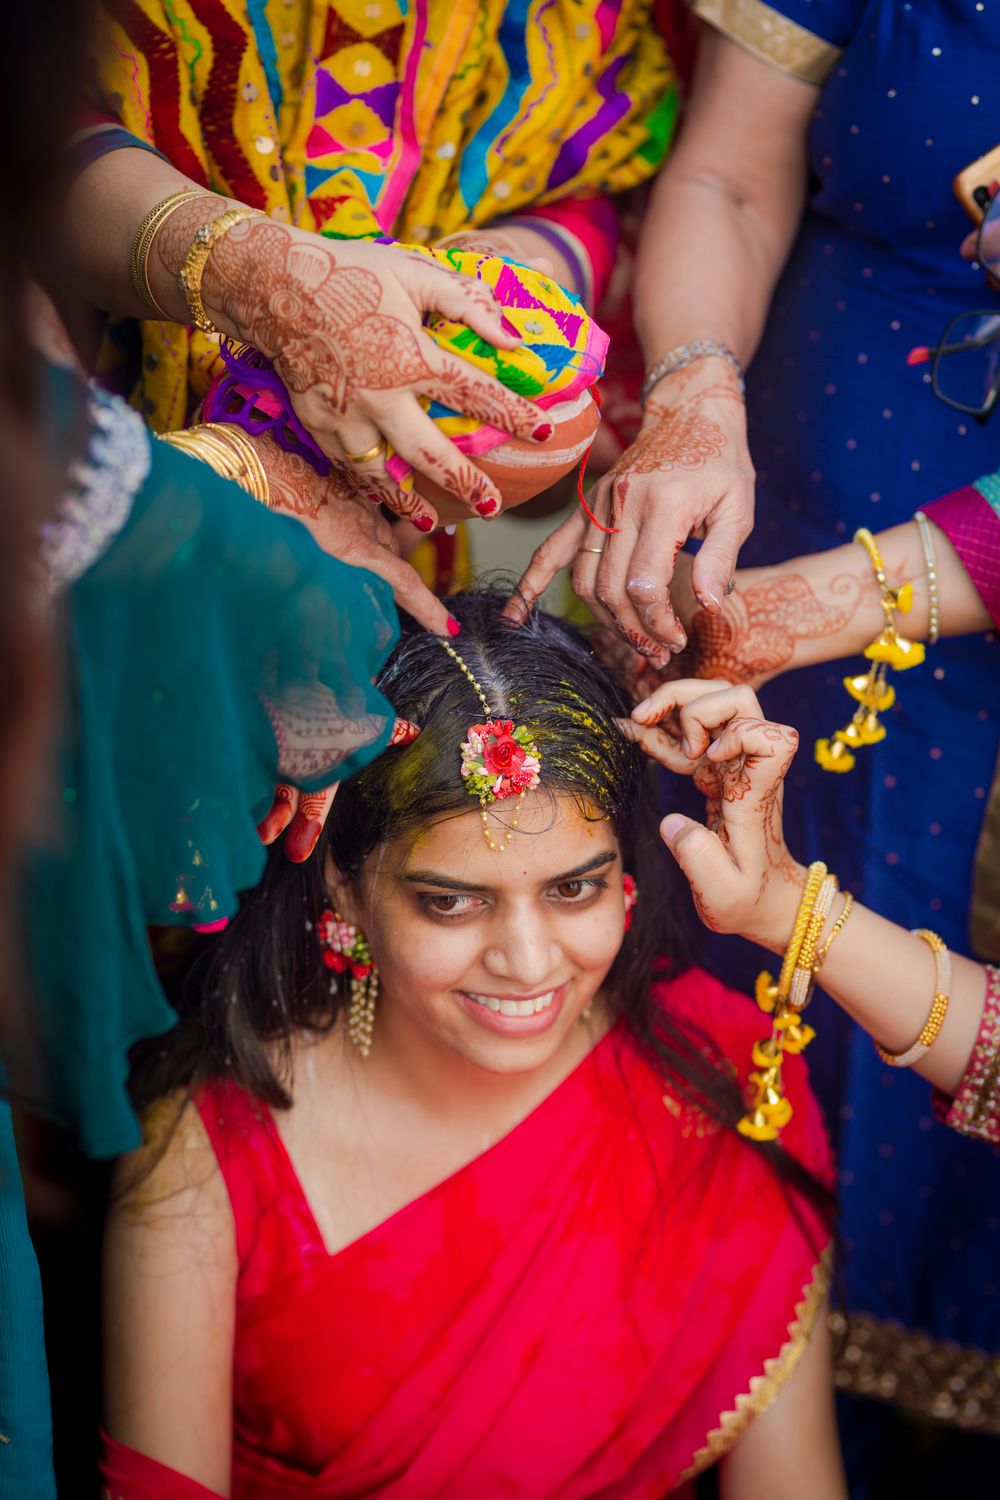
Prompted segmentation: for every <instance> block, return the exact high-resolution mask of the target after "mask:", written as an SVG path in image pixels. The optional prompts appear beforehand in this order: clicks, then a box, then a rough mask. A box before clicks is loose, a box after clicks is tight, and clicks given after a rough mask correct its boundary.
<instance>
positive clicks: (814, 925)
mask: <svg viewBox="0 0 1000 1500" xmlns="http://www.w3.org/2000/svg"><path fill="white" fill-rule="evenodd" d="M839 890H840V883H839V881H838V880H837V877H836V875H827V876H826V877H825V879H824V880H823V883H822V884H821V885H820V888H819V893H818V895H817V896H816V904H815V905H814V906H813V909H812V914H811V915H810V918H809V924H808V926H807V927H806V935H805V937H804V938H803V939H802V947H801V948H800V949H799V956H798V958H797V959H796V961H795V969H794V971H793V973H792V983H791V987H790V989H789V992H788V1003H789V1005H790V1006H791V1007H792V1009H793V1010H794V1011H796V1012H798V1013H801V1012H802V1011H804V1010H805V1008H806V1006H807V1005H808V1004H809V1001H810V1000H811V999H812V992H813V987H814V985H815V982H816V950H817V948H818V947H819V940H820V934H821V933H822V931H823V928H824V927H825V926H826V919H827V917H828V916H829V915H830V908H831V906H832V905H833V902H834V898H835V896H836V895H837V892H838V891H839Z"/></svg>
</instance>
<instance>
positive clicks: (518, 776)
mask: <svg viewBox="0 0 1000 1500" xmlns="http://www.w3.org/2000/svg"><path fill="white" fill-rule="evenodd" d="M438 645H439V646H440V647H441V649H442V651H446V652H447V653H448V655H449V656H450V657H451V659H452V661H453V662H454V663H455V665H456V666H457V667H458V669H459V671H460V672H461V673H462V675H463V676H464V677H465V678H466V679H467V680H468V681H469V682H470V683H471V685H472V687H473V689H474V690H475V694H476V697H477V698H478V699H479V701H480V703H481V704H482V705H483V713H484V715H485V719H484V722H483V723H482V724H471V725H470V726H469V729H468V733H467V735H466V738H465V740H464V741H463V742H462V779H463V780H464V782H465V785H466V789H467V790H468V793H469V795H470V796H471V797H475V798H476V799H477V800H478V802H479V808H480V813H481V815H482V820H483V837H484V838H485V840H486V842H487V844H488V845H489V846H490V848H491V849H492V850H493V853H494V854H502V853H503V851H504V850H505V849H506V848H507V845H508V844H509V843H510V841H511V839H512V838H513V837H514V834H515V833H516V832H517V825H518V821H519V819H520V816H521V806H522V804H523V802H524V794H525V792H530V791H531V790H532V789H533V788H534V787H536V786H537V785H538V782H539V780H540V772H541V758H540V756H539V753H538V746H537V745H536V744H535V742H534V740H533V739H532V737H531V731H530V730H528V729H526V728H525V726H524V725H523V724H517V725H515V723H514V721H513V719H495V718H494V717H493V710H492V709H491V708H490V705H489V702H488V701H487V698H486V694H485V693H484V692H483V690H482V688H481V687H480V686H479V683H478V682H477V681H476V679H475V677H474V676H473V675H472V672H471V671H470V670H469V668H468V666H467V665H466V664H465V662H464V661H463V660H462V658H461V657H460V656H459V654H458V652H457V651H456V650H455V648H454V647H453V646H449V644H448V642H447V641H445V640H441V638H440V637H438ZM505 797H517V799H518V800H517V806H516V807H515V808H514V812H513V815H512V817H511V821H510V826H509V827H508V829H507V832H506V833H505V834H504V836H503V839H502V840H501V842H500V843H499V844H498V843H497V842H496V840H495V839H494V837H493V835H492V834H491V833H490V827H489V814H488V813H487V808H488V807H489V806H490V804H491V803H493V802H500V801H502V800H503V798H505Z"/></svg>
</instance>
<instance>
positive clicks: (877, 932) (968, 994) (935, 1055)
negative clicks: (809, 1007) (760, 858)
mask: <svg viewBox="0 0 1000 1500" xmlns="http://www.w3.org/2000/svg"><path fill="white" fill-rule="evenodd" d="M902 878H905V875H904V876H903V877H902ZM799 896H800V888H799V887H798V886H795V887H794V888H792V887H790V889H789V899H788V921H787V927H786V926H785V925H784V924H782V929H781V931H780V932H779V931H775V933H774V934H773V937H772V938H771V939H769V941H768V942H767V944H766V946H767V947H768V948H770V950H771V951H772V952H773V953H781V952H783V951H784V947H785V944H786V943H787V941H788V935H789V933H790V932H791V928H792V924H793V923H794V920H795V913H796V911H797V909H798V902H799ZM843 905H844V899H843V898H842V897H838V898H837V899H836V900H835V901H834V903H833V906H832V908H831V910H830V913H829V915H828V917H827V919H826V923H825V924H824V928H823V932H822V934H821V935H820V939H819V946H820V947H822V944H823V943H824V942H825V941H826V938H827V937H829V935H830V933H831V932H832V930H833V926H834V923H835V921H836V920H837V918H838V917H839V916H840V914H841V912H842V910H843ZM951 964H952V977H951V990H950V998H949V1004H948V1009H947V1012H946V1014H945V1018H944V1023H943V1025H942V1027H941V1030H940V1033H939V1035H938V1037H937V1040H936V1041H935V1042H934V1044H933V1046H932V1047H931V1048H930V1050H929V1051H928V1052H927V1054H926V1055H925V1056H924V1057H922V1058H920V1059H919V1060H918V1061H917V1062H916V1063H915V1064H914V1065H913V1069H912V1071H913V1072H915V1073H919V1074H920V1075H921V1076H922V1077H923V1078H926V1079H928V1080H929V1082H931V1083H933V1084H934V1085H935V1087H937V1088H939V1089H941V1090H942V1091H943V1092H944V1093H946V1094H954V1093H955V1092H956V1090H957V1089H958V1086H959V1083H960V1082H961V1079H962V1075H963V1074H964V1072H965V1070H966V1068H967V1066H968V1063H969V1057H970V1055H971V1053H972V1048H973V1046H974V1045H975V1041H976V1036H977V1034H978V1031H979V1025H980V1021H981V1020H982V1015H983V1004H984V1001H985V998H986V970H985V969H984V967H983V965H982V964H978V963H975V962H973V961H972V960H971V959H968V958H963V957H962V956H961V955H959V954H952V958H951ZM935 978H936V976H935V961H934V955H933V954H932V952H931V950H930V948H929V947H928V946H927V944H926V943H925V942H924V940H923V939H922V938H919V937H917V936H915V935H914V934H913V933H910V932H908V931H907V930H906V929H905V928H903V927H898V926H896V924H895V923H893V922H889V921H887V920H886V919H885V918H884V917H880V916H878V915H877V914H876V913H875V912H873V911H869V910H868V909H867V908H866V907H863V906H860V905H858V904H855V906H854V907H853V909H852V911H851V913H850V915H849V916H848V919H847V922H846V924H845V925H844V927H843V930H842V931H841V932H840V933H839V934H838V935H837V937H836V938H835V939H834V941H833V944H832V946H831V948H830V951H829V954H828V956H827V958H826V960H825V962H824V964H823V967H822V971H821V973H820V976H819V980H818V983H819V984H820V985H821V986H822V988H823V989H824V990H826V991H827V993H828V994H829V995H831V996H832V998H833V999H834V1000H835V1001H836V1002H837V1004H838V1005H839V1006H840V1007H841V1008H842V1009H843V1010H845V1011H846V1012H847V1014H848V1015H849V1016H851V1017H853V1019H854V1020H855V1021H857V1023H858V1025H859V1026H862V1027H863V1028H864V1030H865V1031H867V1032H868V1034H869V1036H871V1037H873V1038H874V1039H875V1040H876V1041H878V1042H879V1043H880V1044H881V1045H882V1046H883V1047H884V1048H885V1049H886V1050H887V1051H888V1052H892V1053H900V1052H905V1051H906V1049H907V1048H908V1047H911V1046H912V1045H913V1043H914V1042H915V1041H916V1039H917V1037H918V1036H919V1035H920V1032H921V1031H922V1029H923V1027H924V1024H925V1023H926V1021H927V1018H928V1016H929V1014H930V1009H931V1002H932V1000H933V998H934V993H935V987H936V985H935ZM814 1045H816V1046H821V1045H822V1043H821V1042H816V1043H815V1044H814Z"/></svg>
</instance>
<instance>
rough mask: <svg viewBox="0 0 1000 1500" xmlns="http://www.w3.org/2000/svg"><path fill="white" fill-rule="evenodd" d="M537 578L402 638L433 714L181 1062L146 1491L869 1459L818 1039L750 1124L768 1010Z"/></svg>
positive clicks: (140, 1411) (604, 1488) (293, 877)
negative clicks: (729, 971) (761, 1117)
mask: <svg viewBox="0 0 1000 1500" xmlns="http://www.w3.org/2000/svg"><path fill="white" fill-rule="evenodd" d="M504 598H505V596H504V595H500V594H494V593H491V592H488V591H487V592H481V593H476V594H472V595H468V596H465V597H460V598H458V599H456V600H454V601H453V608H454V612H455V615H456V617H457V618H458V620H459V621H460V623H461V627H462V629H461V635H460V637H458V639H457V641H456V642H455V643H454V644H453V643H451V642H445V641H444V640H443V639H441V638H438V637H434V636H429V635H426V634H423V633H419V634H411V635H409V636H405V637H404V638H403V640H402V641H401V642H400V644H399V645H398V647H397V648H396V650H395V651H394V653H393V655H392V656H391V658H390V660H389V662H388V664H387V666H386V667H385V669H384V671H383V672H382V674H381V677H380V678H379V683H378V685H379V688H380V690H381V691H382V692H383V693H384V694H385V695H386V697H387V698H388V699H389V700H390V701H391V702H392V703H393V704H394V706H395V708H396V710H397V712H398V713H399V714H400V715H403V716H405V717H406V718H407V719H409V720H411V721H413V722H414V723H415V724H417V725H418V726H419V728H420V734H419V736H418V737H417V738H416V739H415V740H413V742H412V743H410V744H407V745H405V746H404V745H399V746H397V747H395V748H392V749H390V750H388V751H386V753H385V754H384V755H383V756H382V757H381V758H380V759H378V760H377V761H375V762H374V763H373V764H371V765H370V766H368V767H366V768H365V769H364V770H363V771H362V772H361V773H360V774H358V775H357V776H356V777H355V778H353V780H351V781H349V782H345V783H344V785H343V786H342V787H341V789H340V791H339V794H338V796H337V799H336V802H335V803H334V806H333V810H332V812H331V815H330V819H329V823H328V826H327V829H326V831H325V833H324V835H323V838H322V840H321V842H320V845H319V848H318V850H317V855H316V857H315V858H314V859H313V860H311V861H310V862H309V863H307V864H305V865H294V864H291V863H289V862H288V861H287V860H285V859H284V858H280V857H275V858H273V859H272V861H271V864H270V866H269V868H268V871H267V873H266V876H265V878H264V881H263V882H262V884H261V886H260V887H259V888H258V890H257V891H255V892H254V893H253V895H251V896H250V897H248V898H247V899H246V901H245V903H244V905H243V908H242V910H241V911H240V914H239V916H238V917H237V918H236V919H235V920H234V921H233V922H232V924H231V925H230V927H229V928H228V929H227V930H226V931H225V932H224V933H223V934H221V935H220V937H218V938H217V939H215V940H214V941H215V945H216V946H215V949H214V952H213V956H212V959H211V972H210V973H209V975H208V976H207V978H206V979H205V982H204V983H203V984H201V985H200V986H199V987H198V990H197V993H196V994H193V995H192V998H191V999H190V1000H189V1001H188V1002H187V1004H186V1006H185V1008H184V1010H183V1012H182V1016H181V1021H180V1024H179V1026H178V1028H177V1029H176V1031H175V1032H174V1033H173V1034H172V1036H171V1037H169V1038H167V1039H166V1040H165V1041H164V1040H162V1039H161V1040H158V1041H157V1042H156V1044H155V1046H154V1047H153V1048H152V1051H151V1055H150V1058H149V1059H147V1062H146V1064H145V1067H144V1068H143V1069H141V1070H140V1091H141V1093H142V1094H143V1096H144V1099H145V1100H146V1101H147V1102H148V1101H151V1100H154V1099H157V1100H158V1101H159V1102H158V1103H156V1104H155V1106H154V1107H151V1108H150V1109H149V1110H148V1111H147V1131H146V1144H145V1145H144V1147H143V1148H142V1149H141V1150H140V1151H139V1152H138V1153H136V1154H135V1156H134V1157H133V1158H132V1159H131V1160H129V1161H126V1162H125V1163H124V1164H123V1165H122V1167H121V1169H120V1175H119V1183H118V1190H117V1194H116V1204H115V1208H114V1211H113V1213H112V1217H111V1223H110V1229H109V1234H108V1243H107V1273H106V1358H107V1403H106V1410H107V1427H108V1433H107V1434H106V1435H105V1446H104V1462H103V1472H104V1479H105V1484H106V1485H107V1487H108V1488H107V1494H108V1495H110V1496H112V1497H115V1500H118V1497H124V1500H151V1497H160V1500H165V1497H167V1496H170V1497H172V1500H181V1497H197V1496H201V1497H206V1496H231V1497H233V1500H248V1497H267V1500H285V1497H289V1500H290V1497H293V1496H295V1497H302V1496H307V1497H323V1500H326V1497H334V1496H336V1497H348V1496H362V1495H363V1496H377V1497H386V1500H430V1497H442V1500H472V1497H475V1500H499V1497H501V1496H502V1497H516V1500H549V1497H558V1500H585V1497H591V1496H593V1497H596V1496H601V1497H602V1500H608V1497H614V1500H639V1497H649V1500H653V1497H661V1496H663V1495H665V1494H666V1493H667V1492H668V1491H674V1492H676V1493H680V1494H685V1493H687V1492H688V1490H689V1489H691V1491H692V1493H693V1488H692V1478H693V1476H694V1475H695V1474H697V1473H698V1472H700V1471H701V1470H702V1469H704V1468H707V1467H708V1466H709V1465H710V1464H712V1463H713V1462H715V1461H716V1460H717V1459H720V1458H721V1459H722V1460H723V1464H722V1470H721V1486H722V1489H721V1493H722V1495H723V1496H724V1497H726V1500H750V1497H752V1496H757V1495H760V1494H764V1493H766V1494H767V1495H768V1497H769V1500H792V1497H793V1496H796V1497H797V1496H801V1495H802V1494H806V1493H808V1494H809V1495H810V1497H811V1500H843V1497H844V1496H845V1494H846V1491H845V1489H844V1484H843V1478H842V1475H841V1469H840V1460H839V1454H838V1451H837V1446H836V1439H835V1434H834V1422H833V1408H832V1395H831V1378H830V1369H829V1347H828V1333H827V1327H826V1318H825V1310H826V1300H825V1299H826V1247H827V1243H828V1240H829V1221H830V1212H831V1204H832V1200H831V1197H830V1193H829V1190H828V1186H827V1184H828V1182H829V1176H830V1168H829V1161H828V1157H827V1150H826V1145H825V1139H824V1134H823V1128H822V1125H821V1122H820V1118H819V1114H818V1110H817V1107H816V1105H815V1103H814V1101H813V1099H812V1096H811V1094H810V1092H809V1089H808V1084H807V1082H806V1077H805V1071H804V1064H803V1062H802V1060H801V1059H800V1058H797V1057H793V1058H791V1059H789V1061H788V1063H787V1064H786V1074H785V1093H786V1097H787V1100H788V1103H789V1105H790V1106H791V1109H792V1112H793V1113H792V1119H791V1122H790V1123H789V1124H788V1126H787V1128H786V1129H785V1130H784V1131H783V1135H782V1142H781V1144H778V1143H777V1142H773V1141H772V1142H761V1141H756V1140H752V1139H747V1138H746V1137H745V1136H744V1135H743V1134H741V1133H740V1132H739V1131H738V1130H737V1128H736V1127H737V1124H738V1122H739V1121H740V1119H741V1117H742V1116H743V1115H744V1113H745V1110H746V1106H747V1097H748V1092H747V1091H748V1080H747V1077H746V1073H747V1068H748V1062H747V1059H748V1058H749V1056H750V1053H751V1049H752V1047H753V1044H754V1042H755V1041H759V1039H760V1038H761V1036H762V1026H761V1024H760V1022H761V1017H760V1013H759V1012H758V1011H757V1010H756V1009H755V1008H754V1007H753V1005H752V1004H750V1003H749V1002H748V1001H747V1000H746V999H745V998H744V997H742V996H740V995H737V994H734V993H732V992H730V991H727V990H725V989H724V988H723V987H722V986H720V985H719V984H718V983H717V982H716V981H714V980H713V979H711V978H710V977H709V976H708V975H706V974H704V973H702V972H700V971H698V970H694V969H691V968H689V967H687V966H686V965H685V962H684V959H683V952H682V945H681V938H680V916H679V913H680V909H681V906H682V902H681V900H680V897H679V894H676V893H675V888H674V886H673V885H672V879H673V877H672V874H671V872H670V870H669V868H668V865H669V860H668V859H667V857H666V854H665V851H664V849H663V846H662V843H661V841H660V839H659V837H658V833H657V823H658V817H657V813H656V809H655V806H654V804H653V803H652V802H651V801H650V800H649V796H648V788H647V784H646V772H645V768H644V756H643V752H642V750H641V749H640V748H638V747H637V746H636V745H635V744H633V743H631V742H630V741H629V740H628V739H627V738H626V737H625V736H624V735H623V734H622V732H621V730H620V729H619V727H618V724H619V721H620V720H621V719H622V718H624V717H626V716H627V715H628V712H629V709H630V703H629V700H628V697H627V694H626V692H625V689H624V688H623V687H622V685H621V684H620V683H619V682H618V681H617V680H616V678H615V677H614V676H613V674H612V673H611V672H610V671H609V669H607V668H606V667H604V666H603V665H602V664H601V663H600V662H599V661H598V660H597V659H596V657H595V656H594V655H593V654H592V652H591V651H590V649H589V648H588V646H587V645H586V643H585V642H584V641H583V640H582V638H581V637H580V636H578V635H577V634H575V633H574V632H573V631H572V630H571V629H570V628H569V627H568V626H566V625H565V624H563V623H561V622H558V621H556V620H555V619H553V618H551V617H550V616H547V615H545V614H543V613H541V612H535V613H533V614H532V615H531V616H530V617H529V619H528V621H527V623H526V624H525V625H524V626H523V627H522V628H520V629H515V628H513V627H512V626H511V625H510V624H509V623H508V622H507V621H505V620H504V619H502V617H501V608H502V605H503V603H504ZM456 646H460V648H461V651H460V653H459V651H458V650H456V649H455V648H456ZM763 1029H764V1030H766V1029H767V1028H766V1025H765V1026H764V1028H763Z"/></svg>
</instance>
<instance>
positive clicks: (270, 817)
mask: <svg viewBox="0 0 1000 1500" xmlns="http://www.w3.org/2000/svg"><path fill="white" fill-rule="evenodd" d="M419 733H420V729H419V727H418V725H416V724H413V723H411V721H410V720H409V719H397V720H396V722H395V724H394V725H393V727H392V734H391V735H390V736H389V743H388V745H387V746H386V749H387V750H393V749H395V747H396V746H397V745H409V744H410V743H411V742H412V741H413V740H415V739H416V737H417V735H418V734H419ZM339 785H340V783H339V782H334V784H333V786H327V787H324V788H323V789H322V790H321V791H318V792H300V791H299V789H298V787H294V786H292V785H290V783H288V782H287V781H282V782H280V783H279V784H278V786H276V787H275V789H274V800H273V802H272V803H271V806H270V808H269V809H268V812H267V816H266V817H265V818H264V819H263V821H262V822H260V823H258V824H257V832H258V834H259V835H260V841H261V843H262V844H273V843H274V842H275V840H276V839H279V838H280V837H281V835H282V834H283V833H285V830H286V829H287V830H288V832H287V833H286V834H285V842H284V844H283V846H282V847H283V849H284V851H285V855H286V857H287V858H288V859H290V860H291V861H292V863H293V864H297V865H300V864H303V863H304V862H305V860H307V859H308V858H309V856H310V854H311V853H312V852H313V850H314V849H315V847H316V845H317V844H318V843H319V836H320V834H321V833H322V832H323V829H324V827H325V826H326V820H327V818H328V817H329V815H330V809H331V807H332V806H333V799H334V797H335V796H336V795H337V787H338V786H339Z"/></svg>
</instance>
